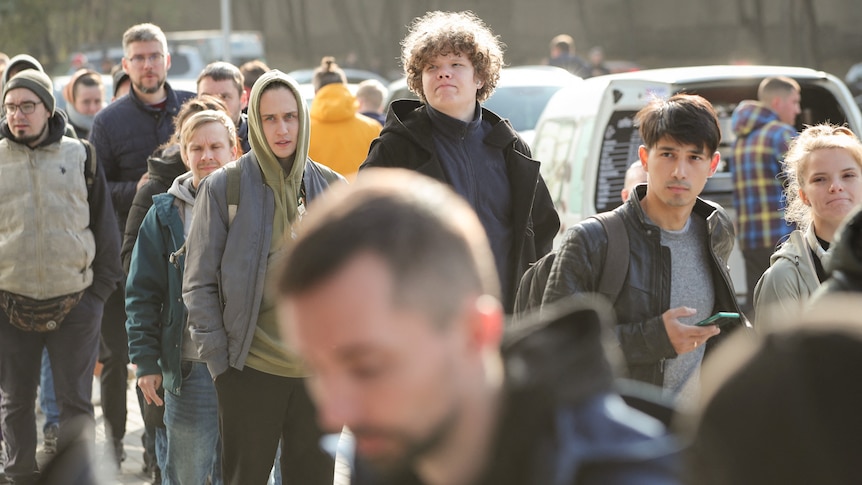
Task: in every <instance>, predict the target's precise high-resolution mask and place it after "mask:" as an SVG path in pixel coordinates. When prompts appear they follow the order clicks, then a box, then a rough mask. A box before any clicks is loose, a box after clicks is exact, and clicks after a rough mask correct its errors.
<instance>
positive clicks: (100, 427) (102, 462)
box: [0, 378, 353, 485]
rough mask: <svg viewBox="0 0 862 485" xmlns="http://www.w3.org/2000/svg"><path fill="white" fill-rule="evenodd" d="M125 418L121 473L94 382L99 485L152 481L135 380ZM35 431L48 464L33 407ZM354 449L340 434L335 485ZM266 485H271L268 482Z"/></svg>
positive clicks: (345, 477)
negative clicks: (109, 444) (146, 468)
mask: <svg viewBox="0 0 862 485" xmlns="http://www.w3.org/2000/svg"><path fill="white" fill-rule="evenodd" d="M126 395H127V403H128V415H127V417H126V436H125V438H124V439H123V446H124V449H125V452H126V459H125V461H123V462H122V463H121V466H120V470H118V471H117V470H116V469H114V468H113V467H114V465H113V460H112V459H111V458H110V456H111V455H110V454H108V453H109V450H108V449H107V448H106V443H107V440H106V438H105V424H104V419H103V416H102V406H101V404H100V396H99V381H98V378H94V379H93V403H94V411H95V418H96V448H95V456H96V458H95V460H96V465H97V467H99V468H100V478H101V480H102V482H101V483H100V485H115V484H118V485H119V484H122V485H149V484H150V483H151V478H150V477H147V476H146V475H145V474H144V473H143V466H144V459H143V456H144V447H143V444H142V443H141V437H142V435H143V433H144V420H143V417H142V416H141V412H140V408H139V407H138V397H137V394H136V392H135V383H134V380H131V381H130V382H129V385H128V390H127V394H126ZM36 409H37V412H36V419H37V427H36V428H37V430H38V435H39V436H38V439H39V449H38V450H37V456H36V459H37V461H39V463H40V465H42V464H43V463H45V462H47V461H48V460H49V459H50V458H51V456H50V455H45V454H44V453H42V452H41V443H42V424H43V422H44V416H42V414H41V412H40V411H39V409H38V406H37V407H36ZM352 447H353V438H352V436H351V435H350V434H349V432H346V433H343V434H342V436H341V438H340V440H339V442H338V449H339V454H338V456H337V458H336V464H335V481H334V485H348V484H349V483H350V465H349V459H348V458H346V457H345V455H344V453H345V452H346V453H348V454H349V453H350V451H349V450H350V449H352ZM0 471H2V467H0ZM269 485H273V483H272V481H270V483H269Z"/></svg>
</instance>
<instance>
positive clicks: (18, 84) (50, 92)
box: [3, 69, 56, 116]
mask: <svg viewBox="0 0 862 485" xmlns="http://www.w3.org/2000/svg"><path fill="white" fill-rule="evenodd" d="M17 88H27V89H29V90H30V91H33V93H35V94H36V96H38V97H39V99H41V100H42V102H43V103H45V109H47V110H48V112H49V113H51V116H53V115H54V104H55V103H56V100H55V99H54V87H53V85H52V84H51V78H49V77H48V75H47V74H45V73H44V72H42V71H36V70H34V69H28V70H26V71H21V72H19V73H18V74H15V76H13V77H12V79H10V80H9V82H8V83H6V86H5V87H4V88H3V100H4V101H5V100H6V93H8V92H9V91H11V90H13V89H17Z"/></svg>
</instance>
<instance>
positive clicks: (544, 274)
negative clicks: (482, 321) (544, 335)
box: [515, 211, 629, 315]
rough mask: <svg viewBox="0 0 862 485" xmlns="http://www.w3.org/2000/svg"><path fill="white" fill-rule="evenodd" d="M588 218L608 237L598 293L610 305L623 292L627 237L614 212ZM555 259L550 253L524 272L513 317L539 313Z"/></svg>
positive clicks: (627, 245)
mask: <svg viewBox="0 0 862 485" xmlns="http://www.w3.org/2000/svg"><path fill="white" fill-rule="evenodd" d="M590 218H592V219H596V220H597V221H599V222H600V223H601V224H602V227H603V228H604V229H605V233H606V234H607V236H608V251H607V253H605V261H604V264H603V265H602V276H601V279H600V280H599V287H598V293H600V294H602V295H604V296H605V297H606V298H607V299H608V301H609V302H611V304H613V302H615V301H616V299H617V296H619V294H620V291H622V288H623V283H624V282H625V279H626V274H627V273H628V269H629V235H628V233H627V232H626V226H625V222H623V219H622V217H621V216H620V215H619V214H617V213H615V212H614V211H609V212H602V213H600V214H596V215H594V216H591V217H590ZM556 256H557V252H556V251H551V252H550V253H548V254H546V255H544V256H542V257H541V258H540V259H539V260H538V261H536V262H535V263H533V264H532V265H531V266H530V267H529V268H527V271H525V272H524V275H523V276H522V277H521V282H520V283H519V285H518V293H517V295H516V296H515V314H516V315H517V314H520V313H523V312H527V311H531V310H538V308H539V307H540V306H541V305H542V297H543V296H544V294H545V286H546V285H547V284H548V277H549V276H550V274H551V266H553V264H554V259H556Z"/></svg>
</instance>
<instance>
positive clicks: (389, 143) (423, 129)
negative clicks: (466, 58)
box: [360, 99, 560, 313]
mask: <svg viewBox="0 0 862 485" xmlns="http://www.w3.org/2000/svg"><path fill="white" fill-rule="evenodd" d="M482 119H484V120H488V121H489V122H490V123H491V124H492V125H493V126H494V128H493V130H492V131H491V133H490V135H488V136H487V137H486V138H485V140H484V141H485V143H487V144H489V145H492V146H494V147H498V148H499V149H500V150H501V151H502V152H503V156H504V158H505V160H506V170H507V173H508V178H509V186H510V190H511V193H512V207H513V213H512V229H513V231H512V233H513V234H514V235H515V239H514V241H513V242H512V251H511V257H512V258H513V261H512V264H511V265H510V267H511V268H513V271H512V272H513V273H514V274H511V275H508V277H507V278H506V285H507V287H506V288H503V289H502V293H503V295H508V298H505V301H504V302H503V305H504V308H505V309H506V312H507V313H511V312H512V309H513V307H514V299H515V293H516V292H517V289H518V283H519V282H520V280H521V275H523V274H524V271H526V270H527V268H528V267H529V265H530V263H533V262H535V261H536V260H537V259H539V258H540V257H542V256H544V255H545V254H547V253H548V252H550V250H551V248H552V246H553V240H554V236H556V235H557V231H559V229H560V218H559V216H558V215H557V211H556V209H555V208H554V202H553V200H552V199H551V194H550V193H549V192H548V187H547V186H546V185H545V181H544V180H543V179H542V176H541V175H540V174H539V165H540V164H539V162H538V161H536V160H534V159H532V158H531V153H530V148H529V146H527V144H526V143H525V142H524V140H523V139H521V137H520V136H519V135H518V133H517V132H516V131H515V130H514V128H512V125H511V124H510V123H509V122H508V120H504V119H502V118H500V117H499V116H497V115H496V114H495V113H493V112H491V111H489V110H487V109H484V108H482ZM431 132H432V128H431V119H430V117H429V116H428V112H427V110H426V108H425V105H424V104H422V103H421V102H419V101H416V100H406V99H404V100H398V101H394V102H393V103H392V104H391V105H390V107H389V113H388V114H387V116H386V126H384V127H383V131H381V132H380V136H379V137H378V138H377V139H375V140H374V141H373V142H372V143H371V148H370V149H369V150H368V157H367V158H366V159H365V162H364V163H363V164H362V166H361V167H360V170H363V169H366V168H370V167H397V168H406V169H410V170H415V171H417V172H419V173H421V174H424V175H428V176H430V177H432V178H434V179H437V180H439V181H441V182H445V183H447V184H450V185H451V182H450V181H449V180H447V179H446V175H445V173H444V171H443V167H442V165H441V164H440V160H439V158H438V156H437V153H436V150H435V148H434V140H433V139H432V134H431Z"/></svg>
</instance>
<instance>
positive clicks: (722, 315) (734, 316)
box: [694, 312, 739, 327]
mask: <svg viewBox="0 0 862 485" xmlns="http://www.w3.org/2000/svg"><path fill="white" fill-rule="evenodd" d="M738 320H739V313H734V312H718V313H716V314H715V315H713V316H711V317H709V318H707V319H705V320H701V321H699V322H697V323H695V324H694V325H695V326H697V327H705V326H707V325H718V326H719V327H720V326H722V325H724V324H727V323H731V322H735V321H738Z"/></svg>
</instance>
